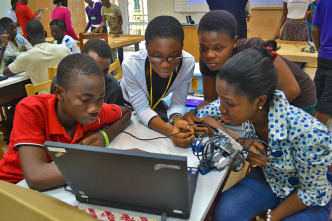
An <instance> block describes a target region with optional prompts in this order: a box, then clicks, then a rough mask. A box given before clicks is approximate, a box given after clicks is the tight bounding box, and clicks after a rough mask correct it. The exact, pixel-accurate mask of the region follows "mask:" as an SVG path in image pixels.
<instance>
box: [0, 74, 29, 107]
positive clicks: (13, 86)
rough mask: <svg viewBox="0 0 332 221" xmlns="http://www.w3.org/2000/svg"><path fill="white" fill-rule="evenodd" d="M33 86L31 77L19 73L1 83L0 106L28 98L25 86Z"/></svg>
mask: <svg viewBox="0 0 332 221" xmlns="http://www.w3.org/2000/svg"><path fill="white" fill-rule="evenodd" d="M26 84H31V81H30V78H29V75H27V74H26V73H25V72H24V73H19V74H16V75H13V76H11V77H9V78H8V79H7V80H4V81H0V106H6V103H8V102H10V101H13V100H16V99H18V98H22V97H26V96H27V93H26V91H25V85H26Z"/></svg>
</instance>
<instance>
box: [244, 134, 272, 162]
mask: <svg viewBox="0 0 332 221" xmlns="http://www.w3.org/2000/svg"><path fill="white" fill-rule="evenodd" d="M261 149H262V150H264V152H263V151H262V152H260V151H258V150H261ZM248 150H249V151H251V152H253V153H256V154H260V155H262V154H264V153H266V150H265V147H264V146H263V145H262V144H260V143H259V142H258V141H256V140H255V141H254V143H253V145H251V146H250V147H249V148H248ZM268 159H269V158H268V157H262V156H257V155H255V154H252V153H248V157H247V161H248V162H249V163H251V164H254V165H257V166H263V165H265V164H266V162H267V160H268Z"/></svg>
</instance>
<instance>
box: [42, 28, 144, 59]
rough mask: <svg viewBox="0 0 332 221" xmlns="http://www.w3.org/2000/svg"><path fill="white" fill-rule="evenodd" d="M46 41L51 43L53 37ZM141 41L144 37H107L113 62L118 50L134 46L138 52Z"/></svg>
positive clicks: (112, 35)
mask: <svg viewBox="0 0 332 221" xmlns="http://www.w3.org/2000/svg"><path fill="white" fill-rule="evenodd" d="M46 41H47V42H48V43H53V41H54V39H53V37H47V38H46ZM87 41H88V40H83V42H84V43H85V42H87ZM141 41H145V37H144V35H125V34H120V37H117V38H114V34H109V35H108V45H109V46H110V47H111V49H112V55H113V60H115V59H117V58H118V53H117V51H118V48H121V47H125V46H129V45H135V51H138V50H139V43H140V42H141Z"/></svg>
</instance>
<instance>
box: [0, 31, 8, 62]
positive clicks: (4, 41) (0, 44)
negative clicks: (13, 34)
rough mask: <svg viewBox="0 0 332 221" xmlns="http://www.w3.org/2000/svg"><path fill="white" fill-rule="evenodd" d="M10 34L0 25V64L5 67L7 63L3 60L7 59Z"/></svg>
mask: <svg viewBox="0 0 332 221" xmlns="http://www.w3.org/2000/svg"><path fill="white" fill-rule="evenodd" d="M9 38H10V36H9V35H7V32H6V30H5V29H4V28H3V27H2V26H0V66H1V67H3V66H4V65H5V64H4V63H3V62H2V60H3V59H5V58H6V57H7V56H8V55H9V52H8V51H6V47H7V45H8V42H9Z"/></svg>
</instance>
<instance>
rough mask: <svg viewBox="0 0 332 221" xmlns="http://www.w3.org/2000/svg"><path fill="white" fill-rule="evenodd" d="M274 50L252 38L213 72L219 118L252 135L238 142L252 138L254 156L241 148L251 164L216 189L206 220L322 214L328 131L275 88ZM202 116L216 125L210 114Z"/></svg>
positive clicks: (329, 190) (326, 200) (325, 214)
mask: <svg viewBox="0 0 332 221" xmlns="http://www.w3.org/2000/svg"><path fill="white" fill-rule="evenodd" d="M275 49H276V48H274V50H275ZM275 56H276V54H275V53H274V52H272V53H271V52H270V50H268V49H266V48H264V46H263V45H257V46H255V47H254V48H250V49H247V50H245V51H243V52H240V53H238V54H236V55H234V56H233V57H232V58H230V59H229V60H228V61H227V62H226V63H225V64H224V65H223V66H222V68H221V69H220V70H219V72H218V74H217V78H216V90H217V94H218V96H219V97H220V106H219V110H220V113H221V115H222V117H223V119H227V122H228V123H229V124H231V125H238V124H242V129H243V131H244V133H245V137H247V138H251V139H248V140H246V142H245V145H249V143H250V142H252V139H255V140H254V143H253V145H251V146H250V147H249V150H250V151H252V152H253V153H254V154H258V155H260V156H257V155H254V154H252V153H249V154H248V157H247V161H248V162H250V163H251V164H253V165H257V166H256V167H255V168H254V169H253V170H252V171H251V172H250V173H249V174H248V175H247V176H245V177H244V178H242V179H241V180H240V181H239V182H238V183H236V184H235V185H233V186H232V187H231V188H229V189H228V190H226V191H225V192H223V195H222V197H220V199H219V202H218V203H217V204H216V207H215V209H214V211H213V214H212V220H235V221H236V220H239V221H240V220H241V221H242V220H252V219H253V218H254V217H256V216H258V215H262V214H265V213H267V212H268V211H269V210H272V211H271V212H269V215H270V220H284V221H293V220H329V217H330V214H331V194H332V187H331V184H330V182H329V181H328V179H327V172H328V170H329V168H328V166H330V165H331V163H332V153H331V151H332V143H331V141H332V139H331V138H332V137H331V132H330V131H328V129H327V128H326V127H325V126H324V125H323V124H322V123H320V122H319V121H318V120H317V119H315V118H314V117H312V116H311V115H310V114H308V113H306V112H305V111H303V110H302V109H300V108H297V107H295V106H293V105H290V104H289V102H288V100H287V99H286V97H285V94H284V93H283V92H282V91H279V90H276V88H277V85H278V83H279V80H278V77H279V76H278V75H279V74H278V73H277V70H278V69H277V68H276V67H275V65H274V64H275V60H273V59H274V58H275ZM239 64H241V65H239ZM203 123H208V124H210V125H212V126H216V127H218V128H220V129H223V127H222V126H221V125H220V124H219V123H218V122H217V121H216V120H215V119H214V118H211V117H206V118H205V119H204V122H203ZM233 138H235V139H236V138H238V137H236V136H233ZM258 140H260V142H261V141H264V142H265V143H266V144H268V147H267V148H265V147H264V146H263V145H262V144H261V143H260V142H259V141H258ZM247 142H248V143H247ZM240 143H241V142H240ZM242 143H243V140H242ZM256 148H257V149H259V150H260V152H259V151H258V150H257V149H256ZM235 205H236V206H235ZM230 211H231V212H230Z"/></svg>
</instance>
